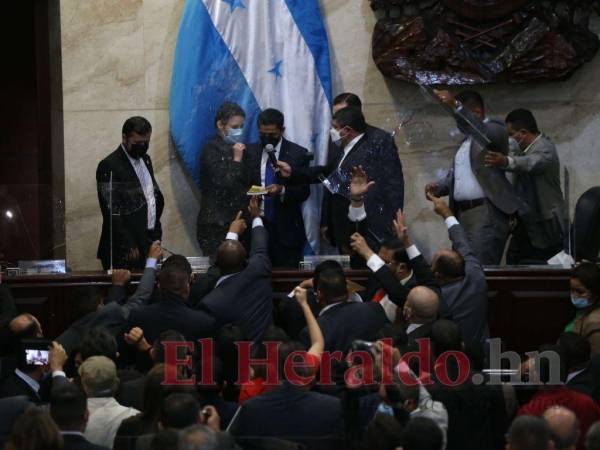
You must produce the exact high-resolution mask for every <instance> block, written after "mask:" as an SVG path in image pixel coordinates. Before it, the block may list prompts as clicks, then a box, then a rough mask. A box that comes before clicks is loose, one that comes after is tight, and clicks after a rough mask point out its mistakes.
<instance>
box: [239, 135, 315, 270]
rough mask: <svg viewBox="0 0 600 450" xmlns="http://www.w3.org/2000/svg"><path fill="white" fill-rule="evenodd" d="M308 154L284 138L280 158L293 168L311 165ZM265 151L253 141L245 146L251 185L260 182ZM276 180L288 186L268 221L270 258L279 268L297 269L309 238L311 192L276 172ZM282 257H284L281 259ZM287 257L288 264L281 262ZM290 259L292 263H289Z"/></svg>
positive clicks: (274, 204) (305, 186)
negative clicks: (305, 211)
mask: <svg viewBox="0 0 600 450" xmlns="http://www.w3.org/2000/svg"><path fill="white" fill-rule="evenodd" d="M307 153H308V151H307V150H306V149H305V148H304V147H301V146H299V145H298V144H294V143H293V142H290V141H288V140H287V139H282V142H281V149H280V152H279V160H281V161H284V162H286V163H288V164H289V165H290V166H291V167H292V171H293V170H298V169H299V168H302V167H308V159H307V157H306V155H307ZM262 154H263V149H262V146H261V145H260V144H252V145H250V146H249V147H248V148H247V149H246V155H245V157H244V158H247V171H248V172H247V173H248V177H249V180H250V184H254V185H260V184H261V177H260V173H261V162H262ZM267 164H268V162H267ZM276 180H277V183H278V184H282V185H284V186H285V194H284V195H283V197H280V198H277V197H276V198H274V199H273V209H274V213H275V218H274V220H273V222H272V223H268V222H266V223H265V225H266V226H267V229H268V230H269V242H270V243H271V246H270V254H271V261H272V262H273V265H274V266H276V267H278V266H279V267H280V266H282V265H285V266H287V267H295V268H297V267H298V262H299V258H301V256H302V249H303V247H304V243H305V241H306V237H305V232H304V219H303V218H302V203H303V202H304V201H305V200H306V199H307V198H308V196H309V195H310V187H309V186H308V185H294V184H288V182H287V180H286V179H285V178H283V177H281V176H279V175H278V174H276ZM286 253H289V254H290V255H289V257H287V258H286V257H285V256H286V255H285V254H286ZM282 254H284V255H282ZM280 256H283V257H282V258H280ZM286 260H288V264H282V263H284V262H286ZM290 260H291V262H289V261H290Z"/></svg>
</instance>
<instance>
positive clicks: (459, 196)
mask: <svg viewBox="0 0 600 450" xmlns="http://www.w3.org/2000/svg"><path fill="white" fill-rule="evenodd" d="M480 198H485V193H484V192H483V189H482V188H481V185H480V184H479V181H477V177H476V176H475V174H474V173H473V169H472V167H471V138H468V139H465V140H464V141H463V143H462V145H461V146H460V148H459V149H458V152H456V157H455V158H454V200H456V201H458V202H461V201H466V200H477V199H480Z"/></svg>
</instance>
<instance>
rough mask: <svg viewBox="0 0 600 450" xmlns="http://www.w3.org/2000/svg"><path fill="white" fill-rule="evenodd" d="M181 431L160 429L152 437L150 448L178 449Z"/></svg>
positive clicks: (151, 449)
mask: <svg viewBox="0 0 600 450" xmlns="http://www.w3.org/2000/svg"><path fill="white" fill-rule="evenodd" d="M178 445H179V432H178V431H177V430H160V431H159V432H158V433H156V434H155V435H154V437H153V438H152V442H151V443H150V447H149V450H178Z"/></svg>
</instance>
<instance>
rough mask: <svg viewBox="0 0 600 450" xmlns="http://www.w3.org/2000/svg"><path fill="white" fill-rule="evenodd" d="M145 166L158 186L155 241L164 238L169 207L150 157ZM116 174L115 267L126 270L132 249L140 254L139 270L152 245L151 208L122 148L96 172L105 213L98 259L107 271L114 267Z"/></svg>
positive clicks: (108, 157)
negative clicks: (162, 221)
mask: <svg viewBox="0 0 600 450" xmlns="http://www.w3.org/2000/svg"><path fill="white" fill-rule="evenodd" d="M143 160H144V163H145V164H146V167H148V172H150V176H151V177H152V182H153V183H154V197H155V199H156V222H155V224H154V230H155V235H154V238H155V239H160V238H161V235H162V229H161V224H160V216H161V215H162V212H163V208H164V205H165V201H164V197H163V195H162V192H161V191H160V188H159V187H158V184H157V183H156V180H155V179H154V169H153V168H152V161H151V160H150V156H148V155H144V156H143ZM111 172H112V176H113V177H112V181H113V194H112V201H113V217H112V220H113V264H114V266H115V267H125V266H126V262H125V256H126V255H127V253H128V252H129V250H130V249H132V248H137V249H138V250H139V252H140V261H139V264H138V265H139V267H140V268H143V267H144V261H145V260H146V254H147V253H148V249H149V248H150V244H151V242H149V240H148V231H147V230H148V206H147V204H146V198H145V197H144V191H143V189H142V185H141V184H140V180H139V179H138V177H137V174H136V173H135V170H134V169H133V167H132V165H131V163H130V162H129V159H128V158H127V154H126V153H125V150H123V148H122V147H121V146H119V147H118V148H117V149H116V150H115V151H114V152H112V153H111V154H110V155H108V156H107V157H106V158H104V159H103V160H102V161H100V164H98V168H97V169H96V182H97V183H98V185H97V188H98V201H99V202H100V210H101V211H102V218H103V222H102V234H101V235H100V243H99V244H98V258H99V259H101V260H102V266H103V267H104V269H108V268H109V267H110V210H109V201H108V198H109V197H108V193H109V191H110V190H109V182H110V174H111Z"/></svg>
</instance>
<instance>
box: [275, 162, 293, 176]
mask: <svg viewBox="0 0 600 450" xmlns="http://www.w3.org/2000/svg"><path fill="white" fill-rule="evenodd" d="M277 168H278V169H279V173H280V174H281V175H282V176H283V177H285V178H289V177H291V176H292V166H290V165H289V164H288V163H286V162H284V161H277Z"/></svg>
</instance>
